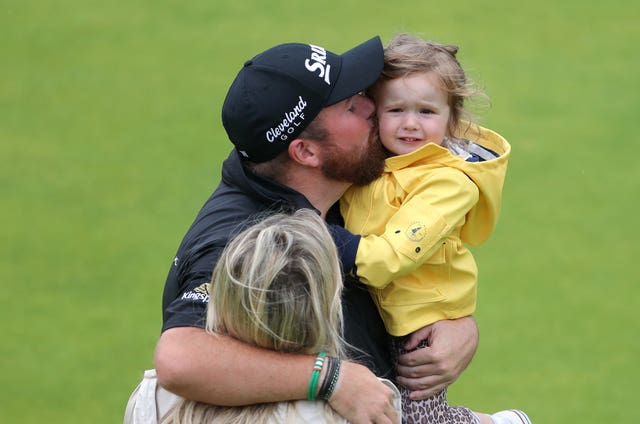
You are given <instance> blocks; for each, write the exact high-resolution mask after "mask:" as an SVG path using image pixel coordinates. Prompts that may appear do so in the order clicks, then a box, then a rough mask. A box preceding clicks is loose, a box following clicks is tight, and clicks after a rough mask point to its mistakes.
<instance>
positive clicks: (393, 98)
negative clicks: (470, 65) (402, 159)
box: [375, 72, 450, 155]
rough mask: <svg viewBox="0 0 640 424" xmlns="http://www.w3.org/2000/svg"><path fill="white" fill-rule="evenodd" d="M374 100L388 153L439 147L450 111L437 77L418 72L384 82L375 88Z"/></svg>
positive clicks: (381, 133)
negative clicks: (430, 146) (423, 147)
mask: <svg viewBox="0 0 640 424" xmlns="http://www.w3.org/2000/svg"><path fill="white" fill-rule="evenodd" d="M375 99H376V111H377V115H378V124H379V131H380V140H381V141H382V144H383V145H384V146H385V147H386V148H387V149H388V150H389V151H390V152H391V153H393V154H395V155H403V154H406V153H410V152H413V151H414V150H416V149H418V148H420V147H422V146H424V145H425V144H427V143H435V144H438V145H440V144H442V141H443V139H444V137H445V136H446V135H447V123H448V122H449V115H450V110H449V104H448V98H447V94H446V93H445V91H444V90H443V89H442V88H441V85H440V80H439V78H438V77H437V75H436V74H434V73H432V72H420V73H415V74H411V75H408V76H406V77H404V78H398V79H394V80H389V81H385V82H383V83H381V84H380V85H379V86H378V87H376V90H375Z"/></svg>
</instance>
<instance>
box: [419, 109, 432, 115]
mask: <svg viewBox="0 0 640 424" xmlns="http://www.w3.org/2000/svg"><path fill="white" fill-rule="evenodd" d="M420 113H424V114H425V115H430V114H432V113H434V112H433V111H432V110H431V109H422V110H421V111H420Z"/></svg>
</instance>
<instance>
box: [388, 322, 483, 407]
mask: <svg viewBox="0 0 640 424" xmlns="http://www.w3.org/2000/svg"><path fill="white" fill-rule="evenodd" d="M421 340H427V341H428V344H429V345H428V346H427V347H425V348H422V349H417V350H415V351H413V352H409V353H405V354H404V355H401V356H400V357H399V358H398V380H397V381H398V383H399V384H402V385H403V386H405V387H406V388H408V389H409V390H411V394H410V398H411V399H415V400H418V399H426V398H428V397H430V396H433V395H434V394H436V393H438V392H440V391H442V390H443V389H444V388H446V387H447V386H449V385H450V384H451V383H453V382H454V381H456V380H457V379H458V377H459V376H460V374H462V371H464V370H465V368H467V366H468V365H469V363H470V362H471V359H472V358H473V355H474V354H475V352H476V349H477V348H478V340H479V335H478V326H477V324H476V321H475V319H474V318H473V317H471V316H468V317H464V318H460V319H455V320H443V321H438V322H435V323H433V324H431V325H428V326H426V327H423V328H421V329H420V330H417V331H415V332H414V333H412V334H411V337H410V338H409V340H408V341H407V344H406V345H405V348H406V349H407V350H410V349H413V348H415V347H417V346H418V343H419V342H420V341H421Z"/></svg>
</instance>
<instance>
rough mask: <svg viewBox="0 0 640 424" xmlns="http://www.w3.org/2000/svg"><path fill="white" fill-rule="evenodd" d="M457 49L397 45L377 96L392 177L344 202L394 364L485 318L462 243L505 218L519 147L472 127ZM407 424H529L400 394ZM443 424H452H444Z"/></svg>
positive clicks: (388, 53)
mask: <svg viewBox="0 0 640 424" xmlns="http://www.w3.org/2000/svg"><path fill="white" fill-rule="evenodd" d="M456 53H457V47H454V46H448V45H442V44H437V43H432V42H427V41H424V40H421V39H417V38H414V37H410V36H408V35H398V36H396V37H395V38H394V39H393V40H392V41H391V43H390V44H389V46H388V47H387V48H386V49H385V65H384V69H383V72H382V76H381V78H380V79H379V80H378V82H377V83H376V84H375V85H374V86H373V87H372V88H371V90H370V93H369V94H370V95H371V96H372V97H373V99H374V101H375V102H376V109H377V117H378V124H379V133H380V140H381V142H382V144H383V145H384V147H385V148H386V149H387V151H388V158H387V160H386V163H385V172H384V174H383V176H382V177H381V178H379V179H378V180H376V181H374V182H373V183H371V184H370V185H368V186H364V187H354V188H352V189H350V190H349V191H348V192H347V193H346V195H345V196H344V197H343V199H342V200H341V212H342V214H343V216H344V218H345V224H346V228H347V229H348V230H350V231H351V232H353V233H358V234H361V235H362V239H361V241H360V245H359V247H358V252H357V256H356V269H357V275H358V277H359V278H360V280H361V281H362V282H364V283H365V284H367V285H368V286H369V287H370V291H371V293H372V296H373V298H374V300H375V302H376V304H377V306H378V309H379V311H380V314H381V315H382V317H383V320H384V322H385V325H386V328H387V331H388V332H389V334H391V335H392V336H393V337H392V339H393V345H394V347H393V349H394V351H395V354H396V355H399V354H402V353H405V352H406V351H408V350H413V349H415V348H419V347H424V346H426V345H427V342H428V341H427V340H419V336H417V335H414V336H413V337H412V333H413V332H415V331H416V330H418V329H420V328H422V327H424V326H426V325H429V324H431V323H433V322H436V321H438V320H442V319H454V318H460V317H463V316H468V315H470V314H472V313H473V311H474V310H475V307H476V282H477V268H476V264H475V261H474V259H473V257H472V255H471V253H470V252H469V250H468V249H467V248H465V247H464V245H463V243H467V244H472V245H477V244H480V243H482V242H484V241H485V240H486V239H487V238H488V237H489V235H490V234H491V232H492V230H493V228H494V226H495V224H496V221H497V219H498V213H499V210H500V202H501V192H502V186H503V182H504V178H505V173H506V169H507V162H508V159H509V153H510V146H509V144H508V143H507V141H506V140H505V139H504V138H502V137H501V136H500V135H498V134H496V133H495V132H492V131H490V130H488V129H485V128H481V127H479V126H477V125H473V124H471V123H469V122H467V121H464V120H463V117H464V115H465V110H464V108H463V106H464V101H465V99H466V98H468V97H470V96H472V95H473V94H474V91H473V90H472V89H471V88H470V85H469V84H468V83H467V80H466V76H465V73H464V71H463V69H462V68H461V66H460V64H459V63H458V61H457V60H456V57H455V55H456ZM401 393H402V398H403V399H402V400H403V416H404V419H405V420H406V422H409V423H413V422H416V423H417V422H420V423H422V422H447V423H478V422H480V423H483V424H484V423H519V424H521V423H529V419H528V417H527V416H526V415H525V414H524V413H523V412H521V411H515V410H512V411H502V412H500V413H497V414H494V415H492V416H489V415H486V414H477V413H474V412H472V411H470V410H469V409H467V408H463V407H450V406H448V404H447V401H446V390H445V391H442V392H441V393H439V394H437V395H436V396H434V397H432V398H430V399H427V400H425V401H412V400H410V399H409V397H408V391H407V390H406V389H403V388H401ZM441 420H443V421H441Z"/></svg>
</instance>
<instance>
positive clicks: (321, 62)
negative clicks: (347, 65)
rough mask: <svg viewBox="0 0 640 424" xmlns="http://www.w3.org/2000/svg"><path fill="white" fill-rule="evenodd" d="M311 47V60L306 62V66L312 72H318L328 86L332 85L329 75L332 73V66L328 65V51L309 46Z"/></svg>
mask: <svg viewBox="0 0 640 424" xmlns="http://www.w3.org/2000/svg"><path fill="white" fill-rule="evenodd" d="M309 47H311V58H309V59H307V60H305V61H304V66H305V68H307V69H308V70H309V71H310V72H316V71H318V72H319V74H318V76H319V77H320V78H322V79H324V82H326V83H327V84H328V85H331V81H330V80H329V73H330V72H331V65H329V64H328V63H327V51H326V50H325V49H323V48H322V47H319V46H314V45H313V44H309Z"/></svg>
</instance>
